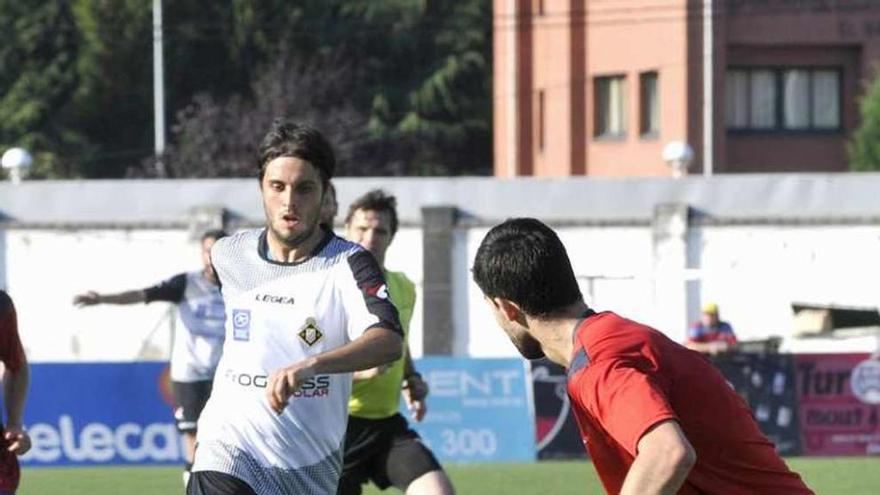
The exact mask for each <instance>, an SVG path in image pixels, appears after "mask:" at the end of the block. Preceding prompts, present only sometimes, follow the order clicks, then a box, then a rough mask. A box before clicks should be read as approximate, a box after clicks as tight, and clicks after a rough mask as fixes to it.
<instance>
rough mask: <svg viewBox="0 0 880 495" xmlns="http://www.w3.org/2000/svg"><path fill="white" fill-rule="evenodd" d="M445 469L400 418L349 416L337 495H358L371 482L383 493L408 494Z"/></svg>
mask: <svg viewBox="0 0 880 495" xmlns="http://www.w3.org/2000/svg"><path fill="white" fill-rule="evenodd" d="M441 469H442V468H441V467H440V463H439V462H437V459H436V458H435V457H434V454H433V453H431V451H430V450H429V449H428V447H426V446H425V445H424V444H423V443H422V441H421V439H420V438H419V434H418V433H416V432H415V431H413V430H411V429H410V428H409V425H408V424H407V422H406V419H404V417H403V416H401V415H400V414H395V415H394V416H391V417H388V418H383V419H366V418H356V417H354V416H349V418H348V431H347V432H346V434H345V461H344V463H343V468H342V477H341V478H340V480H339V490H338V491H337V492H336V493H337V495H359V494H360V493H361V485H362V484H364V483H366V482H368V481H372V482H373V483H375V484H376V486H378V487H379V488H381V489H383V490H384V489H386V488H388V487H389V486H394V487H397V488H399V489H400V490H402V491H406V487H408V486H409V484H410V483H412V482H413V481H414V480H416V479H417V478H419V477H421V476H422V475H424V474H427V473H430V472H431V471H439V470H441Z"/></svg>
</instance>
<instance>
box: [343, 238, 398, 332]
mask: <svg viewBox="0 0 880 495" xmlns="http://www.w3.org/2000/svg"><path fill="white" fill-rule="evenodd" d="M348 266H349V268H350V269H351V275H352V280H351V281H350V283H345V284H344V288H343V291H344V293H343V297H344V301H345V303H344V308H345V312H346V316H347V319H348V329H347V330H348V337H349V338H350V339H351V340H354V339H356V338H358V337H360V336H361V335H362V334H363V333H364V331H366V330H367V329H369V328H372V327H384V328H387V329H389V330H392V331H395V332H397V333H399V334H400V335H401V336H403V331H402V330H401V327H400V318H399V316H398V314H397V309H396V308H395V307H394V305H393V304H392V303H391V299H390V298H389V297H388V286H387V285H386V283H385V277H384V276H383V275H382V269H381V268H379V265H378V264H377V263H376V260H375V258H373V255H372V254H370V253H369V252H368V251H357V252H355V253H354V254H352V255H351V256H349V257H348Z"/></svg>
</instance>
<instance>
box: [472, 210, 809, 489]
mask: <svg viewBox="0 0 880 495" xmlns="http://www.w3.org/2000/svg"><path fill="white" fill-rule="evenodd" d="M473 275H474V280H475V281H476V283H477V285H479V286H480V289H481V290H482V291H483V294H484V295H485V296H486V300H487V302H488V305H489V307H490V308H491V311H492V312H493V314H494V315H495V318H496V320H497V322H498V324H499V325H500V326H501V328H502V329H503V330H504V331H505V333H507V335H508V337H509V338H510V340H511V341H512V342H513V344H514V345H515V346H516V348H517V349H518V350H519V351H520V353H521V354H522V355H523V356H525V357H526V358H528V359H537V358H540V357H544V356H546V357H547V358H549V359H551V360H552V361H554V362H556V363H559V364H561V365H563V366H565V367H566V368H568V394H569V397H570V399H571V403H572V407H573V410H574V414H575V419H576V420H577V423H578V426H579V428H580V430H581V435H582V437H583V440H584V443H585V444H586V446H587V448H588V450H589V452H590V456H591V458H592V459H593V465H594V466H595V467H596V471H597V472H598V473H599V478H600V479H601V480H602V484H603V485H604V487H605V490H606V491H607V492H608V493H615V494H617V493H620V494H625V495H633V494H639V495H650V494H674V493H678V494H685V495H688V494H724V495H737V494H742V495H745V494H767V495H770V494H773V495H781V494H809V493H812V491H810V490H809V488H807V487H806V485H804V483H803V481H801V479H800V477H799V476H798V475H797V474H795V473H794V472H792V471H790V470H789V469H788V467H787V466H786V465H785V462H784V461H783V460H782V459H781V458H780V457H779V455H778V454H777V453H776V449H775V448H774V447H773V444H772V443H770V441H768V440H767V438H766V437H765V436H764V435H763V434H762V433H761V432H760V430H759V429H758V426H757V424H756V423H755V421H754V420H753V419H752V415H751V412H750V411H749V409H748V407H747V406H746V404H745V402H743V400H742V399H740V397H739V396H738V395H736V393H735V392H734V391H733V389H731V387H730V386H728V385H727V382H726V381H725V380H724V378H723V377H722V376H721V374H720V373H718V371H716V370H715V368H714V367H712V365H711V364H709V363H708V361H706V359H705V358H703V357H702V356H700V355H699V354H698V353H696V352H693V351H690V350H688V349H685V348H684V347H682V346H680V345H679V344H677V343H675V342H673V341H671V340H669V339H668V338H667V337H666V336H664V335H663V334H662V333H660V332H658V331H657V330H654V329H652V328H649V327H647V326H645V325H642V324H639V323H636V322H634V321H631V320H627V319H625V318H622V317H620V316H618V315H616V314H614V313H611V312H602V313H596V312H594V311H593V310H591V309H590V308H589V307H587V305H586V304H585V303H584V301H583V298H582V297H581V293H580V289H579V288H578V284H577V280H576V279H575V276H574V272H573V271H572V268H571V263H570V262H569V258H568V254H567V253H566V251H565V247H564V246H563V245H562V242H560V240H559V238H558V237H557V236H556V233H555V232H553V230H552V229H550V228H549V227H547V226H546V225H544V224H543V223H541V222H540V221H538V220H535V219H529V218H520V219H514V220H508V221H506V222H504V223H502V224H501V225H498V226H496V227H494V228H493V229H491V230H490V231H489V233H488V234H486V237H485V238H484V239H483V241H482V243H481V244H480V247H479V249H478V250H477V255H476V259H475V260H474V267H473Z"/></svg>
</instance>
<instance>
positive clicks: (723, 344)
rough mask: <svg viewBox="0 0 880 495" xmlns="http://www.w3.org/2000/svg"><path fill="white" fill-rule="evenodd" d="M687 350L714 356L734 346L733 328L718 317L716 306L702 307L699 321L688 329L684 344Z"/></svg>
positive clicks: (707, 305)
mask: <svg viewBox="0 0 880 495" xmlns="http://www.w3.org/2000/svg"><path fill="white" fill-rule="evenodd" d="M685 346H686V347H687V348H688V349H693V350H695V351H698V352H702V353H705V354H711V355H713V356H714V355H716V354H720V353H722V352H727V351H730V350H732V349H733V348H734V347H735V346H736V335H734V333H733V327H732V326H730V323H727V322H726V321H721V318H720V317H719V316H718V305H717V304H715V303H707V304H706V305H704V306H703V312H702V314H701V315H700V321H698V322H696V323H694V324H693V325H691V327H690V328H689V329H688V339H687V342H685Z"/></svg>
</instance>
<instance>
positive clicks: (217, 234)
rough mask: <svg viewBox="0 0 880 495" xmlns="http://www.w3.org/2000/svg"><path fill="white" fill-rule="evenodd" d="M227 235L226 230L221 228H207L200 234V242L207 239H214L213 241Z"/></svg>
mask: <svg viewBox="0 0 880 495" xmlns="http://www.w3.org/2000/svg"><path fill="white" fill-rule="evenodd" d="M228 235H229V234H227V233H226V231H225V230H223V229H211V230H207V231H205V233H204V234H202V242H205V240H207V239H214V240H215V241H217V240H220V239H223V238H224V237H226V236H228Z"/></svg>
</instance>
